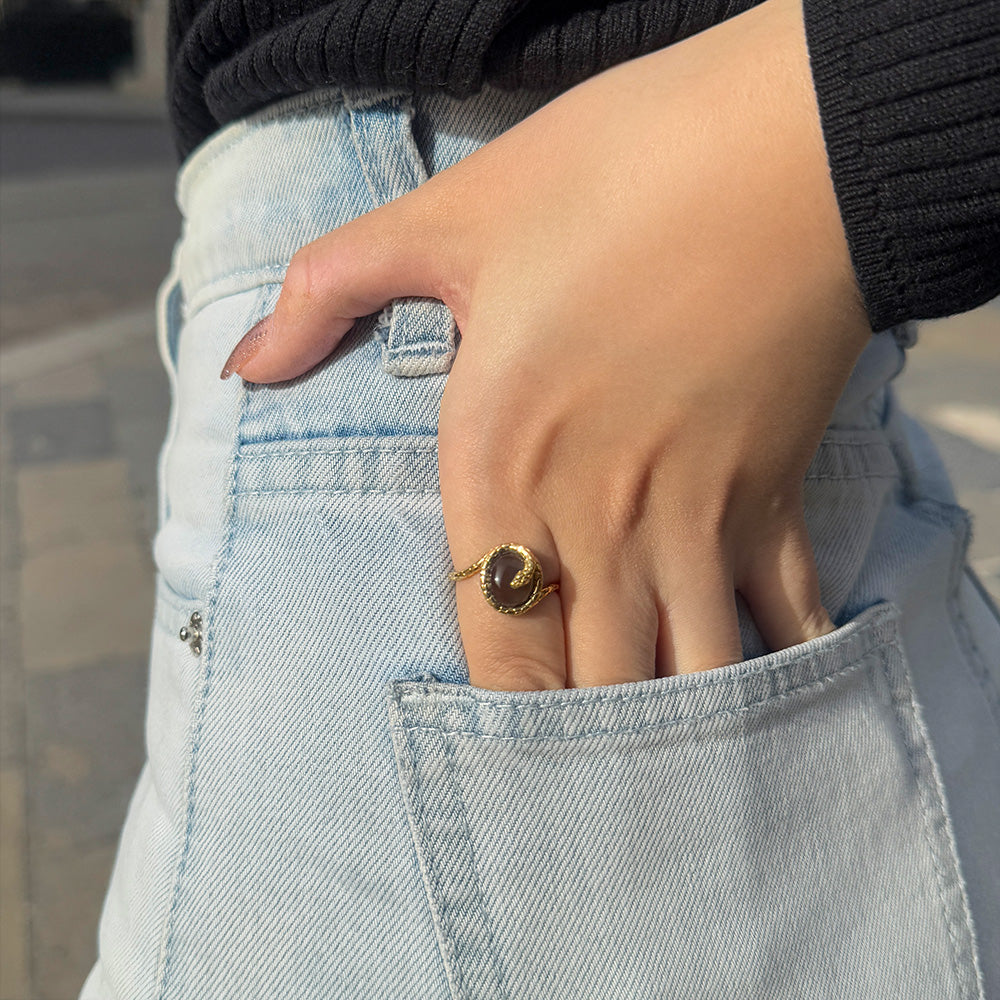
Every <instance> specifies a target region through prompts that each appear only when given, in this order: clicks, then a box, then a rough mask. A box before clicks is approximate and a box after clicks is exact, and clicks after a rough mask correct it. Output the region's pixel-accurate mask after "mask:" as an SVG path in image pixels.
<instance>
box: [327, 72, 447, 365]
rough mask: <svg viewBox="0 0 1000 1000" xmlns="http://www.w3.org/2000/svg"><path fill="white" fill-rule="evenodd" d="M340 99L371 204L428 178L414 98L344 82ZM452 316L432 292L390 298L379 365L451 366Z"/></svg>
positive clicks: (380, 325)
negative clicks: (350, 86)
mask: <svg viewBox="0 0 1000 1000" xmlns="http://www.w3.org/2000/svg"><path fill="white" fill-rule="evenodd" d="M344 103H345V106H346V108H347V110H348V113H349V114H350V117H351V132H352V134H353V137H354V144H355V147H356V149H357V154H358V158H359V160H360V162H361V167H362V170H363V172H364V175H365V181H366V183H367V184H368V189H369V191H370V193H371V196H372V199H373V201H374V202H375V204H376V206H380V205H384V204H386V203H388V202H390V201H393V200H395V199H396V198H399V197H401V196H402V195H404V194H406V193H408V192H409V191H413V190H414V189H416V188H417V187H418V186H419V185H420V184H422V183H423V182H424V181H426V180H427V179H428V174H427V167H426V164H425V163H424V160H423V157H422V156H421V155H420V150H419V149H418V148H417V144H416V141H415V140H414V137H413V130H412V122H413V113H414V109H413V99H412V97H411V96H410V95H409V94H408V93H406V92H403V91H392V92H387V91H377V90H356V91H353V92H352V91H351V90H350V89H347V88H345V90H344ZM456 332H457V327H456V324H455V317H454V316H453V315H452V312H451V310H450V309H449V308H448V307H447V306H446V305H445V304H444V303H443V302H441V301H439V300H438V299H434V298H424V297H416V296H411V297H405V298H398V299H393V300H392V302H390V303H389V304H388V305H387V306H386V307H385V308H384V309H383V310H382V312H381V313H380V314H379V316H378V320H377V324H376V329H375V334H376V336H377V337H378V338H379V339H380V340H381V342H382V368H383V369H384V370H385V371H386V372H387V373H388V374H390V375H397V376H416V375H437V374H443V373H445V372H448V371H450V369H451V364H452V361H454V359H455V350H456V336H455V335H456Z"/></svg>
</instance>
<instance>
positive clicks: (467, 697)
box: [396, 612, 893, 709]
mask: <svg viewBox="0 0 1000 1000" xmlns="http://www.w3.org/2000/svg"><path fill="white" fill-rule="evenodd" d="M886 618H887V613H886V612H882V613H880V615H879V617H878V618H873V619H872V621H871V622H869V623H868V624H867V626H866V628H871V629H872V630H873V631H874V630H876V629H878V630H882V629H884V628H885V624H886V622H885V621H883V619H886ZM857 639H858V633H857V632H854V633H852V634H851V635H845V636H842V637H841V638H840V639H838V640H837V641H836V642H833V643H831V644H830V645H829V646H827V647H825V648H823V649H822V650H818V651H817V653H816V655H817V656H819V655H826V656H828V655H830V654H832V653H835V652H836V651H837V650H838V649H840V647H841V646H844V645H846V644H847V643H849V642H852V641H856V640H857ZM892 641H893V640H892V639H891V638H885V639H882V640H880V641H878V642H874V641H873V642H872V644H871V645H866V646H865V647H864V648H863V649H862V650H861V652H860V653H859V654H858V656H857V658H856V659H855V660H853V661H851V663H848V664H845V665H844V667H840V668H838V670H842V669H845V668H846V667H849V666H851V665H852V664H854V663H858V662H860V661H862V660H863V659H864V658H865V657H867V656H868V655H870V654H871V653H874V652H877V651H878V650H880V649H881V648H882V647H883V646H885V645H887V644H888V643H889V642H892ZM787 665H788V661H787V660H786V661H783V662H779V663H774V664H772V665H770V666H768V667H766V668H765V669H764V670H762V671H760V672H759V673H754V674H746V675H741V676H746V677H758V676H762V675H763V674H770V673H774V672H775V671H777V670H781V669H782V668H783V667H786V666H787ZM830 676H832V675H830ZM734 679H735V678H733V677H711V678H706V679H704V680H701V679H700V678H695V680H694V681H693V682H690V683H689V684H688V685H686V686H684V687H676V688H673V689H672V690H673V691H688V690H691V689H694V690H699V691H701V690H705V689H706V688H710V687H715V686H717V685H719V684H729V683H732V681H733V680H734ZM790 690H795V688H791V689H790ZM663 695H664V692H663V691H644V692H642V693H639V694H602V695H594V696H593V697H590V698H587V699H586V700H579V699H575V698H574V699H571V698H567V699H563V700H561V701H541V700H536V701H529V702H524V701H502V700H496V699H491V698H481V697H477V696H476V695H475V693H474V692H473V691H472V690H471V689H470V690H468V691H461V692H456V693H455V694H454V695H453V696H451V698H450V700H454V701H455V702H457V703H460V704H461V703H468V702H472V703H473V704H476V705H493V706H496V707H498V708H515V707H524V708H546V709H547V708H559V707H563V706H581V705H587V706H589V705H598V704H603V703H607V702H616V701H617V702H631V701H649V700H651V699H657V698H662V697H663ZM396 697H397V701H398V702H399V704H400V705H401V706H402V705H403V703H404V702H405V701H407V700H409V699H411V698H412V697H413V695H410V694H407V693H406V692H402V693H400V694H399V695H397V696H396Z"/></svg>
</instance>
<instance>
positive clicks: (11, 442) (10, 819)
mask: <svg viewBox="0 0 1000 1000" xmlns="http://www.w3.org/2000/svg"><path fill="white" fill-rule="evenodd" d="M44 96H45V99H46V100H47V101H48V104H47V105H46V106H45V107H41V106H40V105H39V104H36V106H35V107H34V110H32V108H31V107H30V100H29V101H28V102H27V105H28V106H27V110H25V107H26V105H25V101H24V99H23V95H22V100H21V104H20V105H19V107H20V108H21V112H20V117H18V116H16V115H15V116H14V117H13V118H7V116H6V115H5V118H6V121H4V122H3V124H2V125H0V129H3V133H2V135H3V136H5V137H7V138H9V137H10V136H14V135H15V134H16V135H17V136H18V137H19V138H18V142H19V143H21V144H22V145H21V148H19V149H18V150H17V151H16V153H15V152H12V151H8V152H7V153H5V155H4V158H3V160H2V161H0V171H2V177H3V181H4V185H3V192H2V196H0V197H2V202H0V207H2V211H3V227H4V244H5V249H4V251H3V261H2V281H0V323H2V327H3V339H2V346H0V515H2V520H0V525H2V532H0V574H2V575H0V584H2V585H0V615H2V626H3V654H2V660H0V666H2V670H0V683H2V692H0V711H2V715H0V776H2V784H0V799H2V800H0V818H2V830H0V895H2V900H0V913H2V920H0V1000H75V998H76V996H77V994H78V991H79V989H80V986H81V985H82V982H83V979H84V977H85V975H86V973H87V971H88V969H89V968H90V965H91V964H92V962H93V960H94V957H95V947H96V945H95V937H96V927H97V917H98V912H99V909H100V905H101V902H102V899H103V894H104V891H105V888H106V886H107V880H108V875H109V871H110V866H111V862H112V859H113V857H114V852H115V846H116V842H117V837H118V833H119V830H120V827H121V824H122V820H123V818H124V815H125V810H126V806H127V803H128V799H129V795H130V794H131V791H132V787H133V784H134V782H135V780H136V777H137V775H138V772H139V768H140V767H141V764H142V760H143V753H144V752H143V721H144V709H145V696H146V668H147V664H146V657H147V646H148V639H149V631H150V626H151V614H152V608H153V564H152V560H151V547H150V543H151V537H152V532H153V530H154V527H155V516H156V497H155V462H156V457H157V452H158V449H159V446H160V442H161V439H162V436H163V433H164V431H165V427H166V419H167V410H168V391H167V382H166V376H165V374H164V373H163V370H162V368H161V366H160V361H159V358H158V356H157V353H156V348H155V344H154V332H153V309H152V303H153V295H154V292H155V288H156V285H157V283H158V282H159V280H160V279H161V278H162V276H163V275H164V274H165V273H166V269H167V264H168V259H169V251H170V247H171V245H172V243H173V241H174V239H175V237H176V235H177V226H178V223H177V216H176V212H175V211H174V209H173V207H172V202H171V191H172V184H173V171H174V166H173V162H172V159H171V155H172V154H171V153H170V150H169V144H165V143H164V142H163V139H164V137H165V131H164V129H163V124H162V121H159V122H158V121H157V118H156V115H155V114H151V115H150V114H147V115H145V116H143V115H136V114H134V113H132V112H134V108H133V109H132V111H131V112H130V114H124V113H123V112H122V113H120V114H118V117H115V114H113V113H112V111H113V110H114V108H113V107H112V109H111V110H109V109H108V106H107V101H106V99H105V103H104V104H103V105H102V104H101V102H100V100H97V98H96V97H95V99H94V101H92V102H91V104H90V105H88V104H87V102H86V101H80V100H79V99H78V97H77V96H74V99H73V100H72V101H70V100H68V99H67V101H66V102H64V104H63V105H59V102H58V100H57V96H58V95H54V94H52V93H50V94H47V95H44ZM104 96H105V95H98V97H102V98H104ZM8 99H9V95H2V94H0V107H3V108H6V107H7V106H9V102H8ZM111 104H112V105H113V104H114V102H113V101H112V102H111ZM88 108H89V110H88ZM126 110H127V109H126ZM119 111H122V109H120V108H119ZM67 123H69V124H67ZM9 129H13V130H14V131H13V132H11V131H9ZM83 136H87V137H88V138H82V137H83ZM154 136H158V137H159V138H158V139H154V138H152V137H154ZM25 143H27V144H28V145H24V144H25ZM0 145H6V143H0ZM900 384H901V394H902V397H903V399H904V402H905V404H906V405H907V406H908V408H910V409H911V412H913V413H915V414H916V415H917V416H919V417H921V418H922V419H924V420H925V421H926V422H927V423H928V426H930V428H931V430H932V433H933V434H934V436H935V438H936V440H937V441H938V443H939V445H940V446H941V448H942V451H943V454H944V456H945V460H946V462H947V463H948V464H949V467H950V468H951V470H952V473H953V476H954V478H955V483H956V488H957V490H958V493H959V498H960V501H961V502H962V503H963V504H964V505H965V506H967V507H968V508H969V509H970V510H971V511H972V513H973V516H974V518H975V532H976V534H975V540H974V543H973V549H972V560H973V564H974V566H975V568H976V569H977V570H978V572H979V574H980V576H981V577H982V578H983V580H984V582H985V583H986V585H987V587H988V588H989V589H990V590H991V591H992V593H993V594H994V596H997V597H1000V306H998V305H997V304H992V305H990V306H986V307H984V308H983V309H980V310H977V311H975V312H974V313H969V314H966V315H965V316H961V317H956V318H953V319H950V320H946V321H941V322H936V323H928V324H924V325H923V327H922V333H921V343H920V344H919V345H918V346H917V348H916V349H915V350H914V351H912V352H911V357H910V362H909V367H908V370H907V372H906V374H905V375H904V376H903V377H902V379H901V383H900Z"/></svg>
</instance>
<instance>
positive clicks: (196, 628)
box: [177, 611, 202, 656]
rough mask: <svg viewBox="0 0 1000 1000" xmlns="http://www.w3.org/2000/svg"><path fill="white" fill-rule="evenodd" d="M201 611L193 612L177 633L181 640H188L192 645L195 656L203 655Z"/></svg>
mask: <svg viewBox="0 0 1000 1000" xmlns="http://www.w3.org/2000/svg"><path fill="white" fill-rule="evenodd" d="M201 621H202V619H201V612H199V611H193V612H191V620H190V621H189V622H188V623H187V625H182V626H181V629H180V631H179V632H178V633H177V634H178V635H179V636H180V639H181V642H186V643H187V644H188V645H189V646H190V647H191V652H192V653H194V655H195V656H201Z"/></svg>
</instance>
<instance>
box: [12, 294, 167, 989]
mask: <svg viewBox="0 0 1000 1000" xmlns="http://www.w3.org/2000/svg"><path fill="white" fill-rule="evenodd" d="M0 358H2V360H0V380H2V383H3V384H2V391H0V437H2V441H0V522H2V536H0V543H2V544H0V574H2V575H0V614H2V625H3V658H2V667H0V670H2V673H0V682H2V697H0V711H2V717H0V776H2V784H0V800H2V801H0V820H2V830H0V892H2V896H3V899H2V901H0V912H2V914H3V917H2V920H0V1000H74V998H75V997H76V996H77V995H78V994H79V990H80V987H81V986H82V984H83V980H84V978H85V976H86V973H87V971H88V970H89V968H90V966H91V964H92V963H93V961H94V958H95V954H96V927H97V917H98V912H99V909H100V905H101V902H102V900H103V896H104V892H105V889H106V887H107V881H108V876H109V873H110V868H111V863H112V859H113V857H114V852H115V847H116V844H117V838H118V834H119V831H120V828H121V824H122V820H123V818H124V815H125V809H126V806H127V803H128V798H129V795H130V794H131V791H132V788H133V785H134V783H135V780H136V778H137V776H138V773H139V768H140V767H141V764H142V760H143V756H144V751H143V732H142V730H143V721H144V712H145V697H146V670H147V656H148V643H149V629H150V622H151V620H152V617H151V616H152V608H153V563H152V558H151V548H150V541H151V537H152V532H153V530H154V524H155V462H156V455H157V451H158V449H159V445H160V442H161V440H162V437H163V434H164V431H165V427H166V420H167V410H168V389H167V380H166V375H165V374H164V372H163V370H162V368H161V367H160V361H159V357H158V355H157V353H156V349H155V344H154V335H153V317H152V309H151V307H150V309H149V310H148V311H146V310H144V311H142V312H137V313H132V314H124V315H122V316H120V317H118V318H117V322H115V321H112V322H111V323H100V324H95V325H94V326H92V327H90V328H80V329H77V330H75V331H67V332H66V333H65V335H63V336H61V337H58V336H57V337H56V338H54V339H53V338H45V339H44V340H42V341H41V342H38V343H32V344H29V345H25V346H24V347H23V348H22V347H15V348H12V349H9V350H7V351H4V352H3V354H2V356H0Z"/></svg>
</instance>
